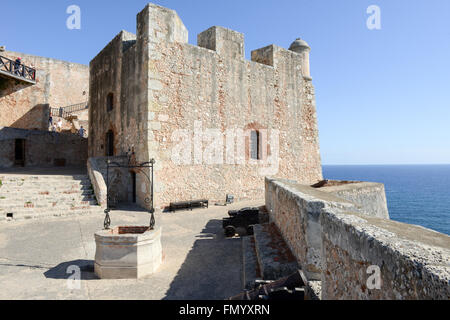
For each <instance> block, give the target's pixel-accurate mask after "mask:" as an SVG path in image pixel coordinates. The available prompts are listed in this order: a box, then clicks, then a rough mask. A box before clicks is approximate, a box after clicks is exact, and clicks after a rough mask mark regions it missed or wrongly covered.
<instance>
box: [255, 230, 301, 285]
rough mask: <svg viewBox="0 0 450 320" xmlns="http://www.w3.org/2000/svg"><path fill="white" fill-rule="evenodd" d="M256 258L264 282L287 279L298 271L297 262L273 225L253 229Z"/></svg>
mask: <svg viewBox="0 0 450 320" xmlns="http://www.w3.org/2000/svg"><path fill="white" fill-rule="evenodd" d="M253 231H254V235H253V236H254V239H255V249H256V256H257V259H258V264H259V267H260V270H261V275H262V277H263V279H264V280H277V279H280V278H283V277H287V276H289V275H291V274H293V273H294V272H296V271H297V270H298V269H299V266H298V264H297V260H296V258H295V257H294V255H293V254H292V252H291V250H290V249H289V247H288V245H287V244H286V243H285V242H284V240H283V237H282V236H281V234H280V232H279V231H278V228H277V227H276V225H275V224H274V223H268V224H259V225H255V226H254V227H253Z"/></svg>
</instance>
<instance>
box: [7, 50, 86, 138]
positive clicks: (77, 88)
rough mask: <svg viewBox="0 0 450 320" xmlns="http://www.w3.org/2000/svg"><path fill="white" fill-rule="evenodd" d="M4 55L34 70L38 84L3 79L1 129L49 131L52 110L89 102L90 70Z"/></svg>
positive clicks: (49, 59)
mask: <svg viewBox="0 0 450 320" xmlns="http://www.w3.org/2000/svg"><path fill="white" fill-rule="evenodd" d="M1 55H2V56H4V57H7V58H9V59H12V60H15V59H16V58H17V57H20V58H22V63H23V64H24V65H26V66H29V67H32V68H35V69H36V84H29V83H24V82H20V81H16V80H12V79H8V78H7V77H3V78H0V110H1V112H0V127H13V128H20V129H31V130H33V129H38V130H47V129H48V118H49V108H60V107H66V106H69V105H73V104H77V103H82V102H86V101H87V100H88V97H89V68H88V66H85V65H82V64H77V63H72V62H67V61H61V60H56V59H51V58H44V57H38V56H33V55H29V54H24V53H18V52H13V51H4V52H1Z"/></svg>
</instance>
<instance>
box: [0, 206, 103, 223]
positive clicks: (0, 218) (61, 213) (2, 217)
mask: <svg viewBox="0 0 450 320" xmlns="http://www.w3.org/2000/svg"><path fill="white" fill-rule="evenodd" d="M89 214H98V215H99V216H102V215H104V212H103V209H102V208H101V207H99V206H94V207H89V208H86V209H76V210H59V209H57V210H42V209H34V210H26V211H16V212H13V218H8V217H7V215H6V213H2V212H0V223H5V222H8V221H20V220H29V219H42V218H52V217H68V216H76V215H89Z"/></svg>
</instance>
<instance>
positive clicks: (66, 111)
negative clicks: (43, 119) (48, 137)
mask: <svg viewBox="0 0 450 320" xmlns="http://www.w3.org/2000/svg"><path fill="white" fill-rule="evenodd" d="M86 109H89V106H88V103H87V102H82V103H77V104H73V105H70V106H67V107H61V108H53V107H52V108H50V112H51V114H52V115H53V116H56V117H61V118H66V117H68V116H70V115H71V114H72V113H74V112H77V111H81V110H86Z"/></svg>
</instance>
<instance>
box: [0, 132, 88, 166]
mask: <svg viewBox="0 0 450 320" xmlns="http://www.w3.org/2000/svg"><path fill="white" fill-rule="evenodd" d="M16 139H23V140H25V166H26V167H53V166H54V165H55V160H58V159H61V160H64V161H65V165H66V166H77V167H78V166H85V165H86V161H87V150H88V141H87V139H85V138H81V137H80V136H78V135H75V134H70V133H62V134H59V133H53V132H45V131H38V130H25V129H16V128H10V127H0V168H9V167H12V166H14V162H15V140H16Z"/></svg>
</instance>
